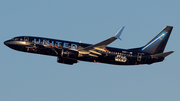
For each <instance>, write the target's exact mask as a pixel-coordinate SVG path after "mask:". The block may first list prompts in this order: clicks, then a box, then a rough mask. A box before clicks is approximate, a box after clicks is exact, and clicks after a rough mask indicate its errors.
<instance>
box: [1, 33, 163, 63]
mask: <svg viewBox="0 0 180 101" xmlns="http://www.w3.org/2000/svg"><path fill="white" fill-rule="evenodd" d="M4 44H5V45H7V46H8V47H10V48H12V49H15V50H18V51H23V52H29V53H37V54H44V55H50V56H56V57H58V60H57V61H58V62H59V63H65V64H74V63H77V61H78V60H81V61H88V62H98V63H99V62H100V63H108V64H116V65H138V64H151V63H154V62H159V61H162V60H163V59H164V58H158V59H156V58H151V56H150V55H151V54H149V53H144V52H141V51H136V50H131V49H130V50H126V49H119V48H112V47H106V49H105V50H96V52H93V51H92V52H90V53H89V54H81V53H79V52H78V50H80V49H83V48H84V47H88V46H90V45H91V44H85V43H78V42H71V41H64V40H56V39H49V38H42V37H31V36H20V37H15V38H13V39H11V40H7V41H5V42H4Z"/></svg>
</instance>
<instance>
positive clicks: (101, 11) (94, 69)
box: [0, 0, 180, 101]
mask: <svg viewBox="0 0 180 101" xmlns="http://www.w3.org/2000/svg"><path fill="white" fill-rule="evenodd" d="M179 4H180V2H179V1H178V0H171V1H170V0H164V1H163V2H162V1H157V0H149V1H144V0H136V1H134V0H126V1H125V0H124V1H120V0H111V1H110V0H98V1H97V0H89V1H85V0H60V1H59V0H29V1H28V0H3V1H0V34H1V37H0V40H1V44H0V47H1V52H0V56H1V58H0V63H1V66H0V101H50V100H52V101H59V100H60V101H120V100H121V101H159V100H160V101H170V100H171V101H179V99H180V96H179V95H180V86H179V85H180V80H179V77H180V73H179V71H180V68H179V67H180V62H179V59H180V58H179V57H180V53H179V51H180V48H179V45H178V44H179V37H180V35H179V28H180V19H179V18H180V13H179V10H180V6H179ZM167 25H170V26H174V29H173V31H172V34H171V36H170V39H169V41H168V43H167V46H166V49H165V51H166V52H167V51H171V50H174V51H175V53H173V54H171V55H170V56H168V57H167V58H166V60H165V61H164V62H161V63H155V64H152V65H138V66H118V65H109V64H102V63H100V64H99V65H98V64H96V63H88V62H82V61H80V62H79V63H78V64H75V65H72V66H69V65H64V64H59V63H57V62H56V61H57V60H56V57H51V56H45V55H41V56H39V55H37V54H29V53H23V52H19V51H15V50H12V49H10V48H8V47H6V46H5V45H4V44H3V42H4V41H5V40H8V39H11V38H13V37H15V36H20V35H23V36H26V35H29V36H39V37H47V38H55V39H63V40H69V41H76V42H79V41H81V42H84V43H91V44H95V43H98V42H100V41H102V40H105V39H107V38H109V37H111V36H113V35H114V34H115V33H116V32H117V31H118V30H119V29H120V28H121V27H122V26H125V29H124V31H123V33H122V35H121V38H122V40H123V41H120V40H116V41H115V42H113V43H112V44H110V45H109V46H112V47H118V48H125V49H127V48H135V47H139V46H142V45H145V44H146V43H147V42H148V41H149V40H150V39H152V38H153V37H154V36H155V35H156V34H157V33H158V32H160V31H161V30H162V29H163V28H164V27H165V26H167Z"/></svg>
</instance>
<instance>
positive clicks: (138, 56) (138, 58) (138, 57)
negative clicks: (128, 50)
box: [137, 53, 143, 61]
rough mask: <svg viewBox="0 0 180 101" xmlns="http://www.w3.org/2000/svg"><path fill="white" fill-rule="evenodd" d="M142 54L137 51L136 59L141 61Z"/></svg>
mask: <svg viewBox="0 0 180 101" xmlns="http://www.w3.org/2000/svg"><path fill="white" fill-rule="evenodd" d="M142 55H143V53H138V55H137V61H141V58H142Z"/></svg>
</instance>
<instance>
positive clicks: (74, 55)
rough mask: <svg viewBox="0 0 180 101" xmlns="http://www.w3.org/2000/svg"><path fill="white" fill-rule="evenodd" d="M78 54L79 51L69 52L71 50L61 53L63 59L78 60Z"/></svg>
mask: <svg viewBox="0 0 180 101" xmlns="http://www.w3.org/2000/svg"><path fill="white" fill-rule="evenodd" d="M78 54H79V53H78V52H77V51H73V50H69V49H62V52H61V57H63V58H67V59H73V60H74V59H75V60H77V59H78Z"/></svg>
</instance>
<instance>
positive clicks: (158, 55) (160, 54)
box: [151, 51, 174, 58]
mask: <svg viewBox="0 0 180 101" xmlns="http://www.w3.org/2000/svg"><path fill="white" fill-rule="evenodd" d="M171 53H174V51H170V52H165V53H159V54H154V55H151V57H153V58H160V57H161V58H165V57H166V56H168V55H170V54H171Z"/></svg>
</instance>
